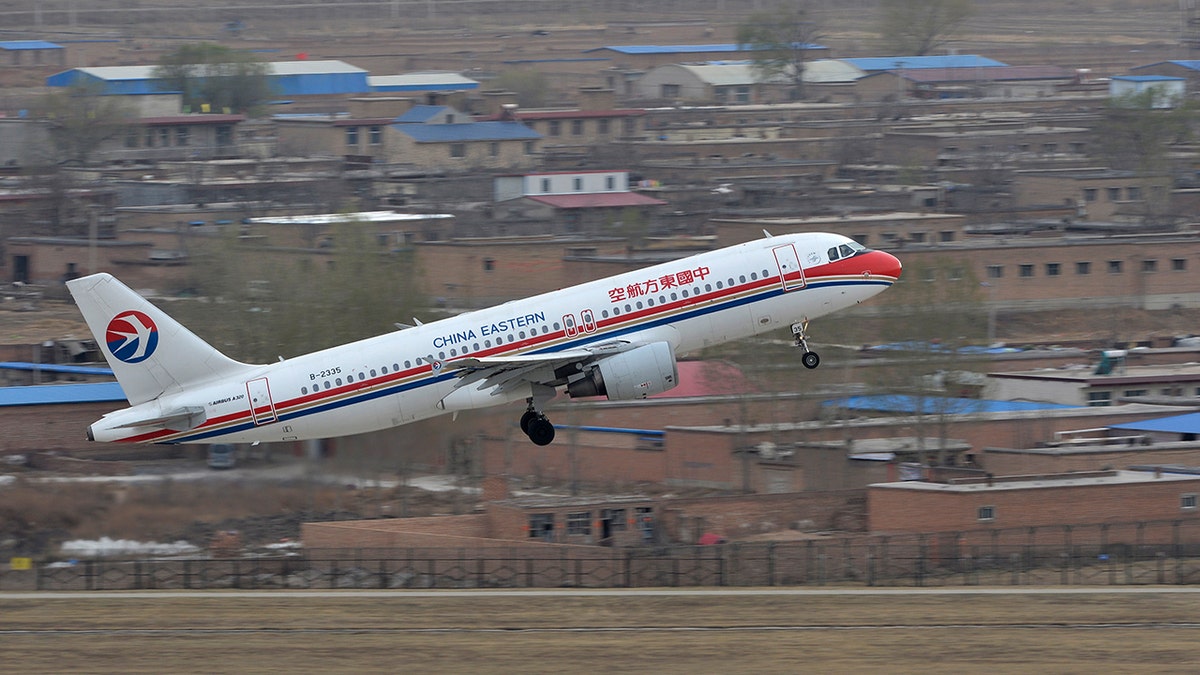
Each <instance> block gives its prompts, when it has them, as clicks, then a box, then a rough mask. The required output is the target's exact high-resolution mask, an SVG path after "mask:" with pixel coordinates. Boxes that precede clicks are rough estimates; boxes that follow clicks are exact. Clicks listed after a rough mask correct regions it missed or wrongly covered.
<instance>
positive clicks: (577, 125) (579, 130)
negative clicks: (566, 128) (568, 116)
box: [571, 120, 583, 136]
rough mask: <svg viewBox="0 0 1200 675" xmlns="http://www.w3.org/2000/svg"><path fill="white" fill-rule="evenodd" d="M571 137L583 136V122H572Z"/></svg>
mask: <svg viewBox="0 0 1200 675" xmlns="http://www.w3.org/2000/svg"><path fill="white" fill-rule="evenodd" d="M571 135H572V136H582V135H583V120H571Z"/></svg>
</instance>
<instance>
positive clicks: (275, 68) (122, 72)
mask: <svg viewBox="0 0 1200 675" xmlns="http://www.w3.org/2000/svg"><path fill="white" fill-rule="evenodd" d="M267 66H268V71H267V72H268V74H270V75H326V74H333V73H363V74H365V73H366V72H367V71H366V70H363V69H362V68H359V67H358V66H352V65H350V64H349V63H346V62H345V61H337V60H325V61H272V62H269V63H267ZM157 68H158V66H83V67H80V68H72V69H70V70H64V71H62V72H61V73H55V74H54V75H51V76H50V77H51V78H54V77H57V76H60V75H63V74H64V73H70V72H72V71H74V72H80V73H85V74H87V75H90V76H92V77H94V78H96V79H100V80H109V81H122V80H153V79H156V78H155V77H154V71H155V69H157Z"/></svg>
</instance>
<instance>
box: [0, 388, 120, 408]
mask: <svg viewBox="0 0 1200 675" xmlns="http://www.w3.org/2000/svg"><path fill="white" fill-rule="evenodd" d="M126 400H127V399H126V398H125V392H123V391H121V385H119V384H117V383H116V382H92V383H88V384H37V385H33V386H31V387H0V407H7V406H19V405H47V404H61V403H109V402H112V403H124V402H125V401H126Z"/></svg>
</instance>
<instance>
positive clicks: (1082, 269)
mask: <svg viewBox="0 0 1200 675" xmlns="http://www.w3.org/2000/svg"><path fill="white" fill-rule="evenodd" d="M1091 273H1092V263H1090V262H1077V263H1075V274H1078V275H1080V276H1087V275H1089V274H1091Z"/></svg>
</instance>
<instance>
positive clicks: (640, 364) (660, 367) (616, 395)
mask: <svg viewBox="0 0 1200 675" xmlns="http://www.w3.org/2000/svg"><path fill="white" fill-rule="evenodd" d="M678 384H679V369H678V368H677V367H676V365H675V351H674V350H673V349H672V348H671V345H670V344H668V343H666V342H654V343H651V344H648V345H642V346H641V347H636V348H634V349H631V350H629V351H627V352H621V353H620V354H614V355H612V356H609V357H607V358H604V359H601V360H600V361H598V362H597V363H596V365H594V366H592V368H591V369H589V370H587V371H585V372H584V374H583V376H582V377H580V378H578V379H575V380H573V381H571V382H568V383H567V393H568V394H569V395H570V396H571V397H572V398H574V397H578V396H606V397H608V398H609V400H613V401H626V400H630V399H638V398H646V397H647V396H650V395H652V394H659V393H662V392H664V391H667V390H669V389H674V388H675V386H676V385H678Z"/></svg>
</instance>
